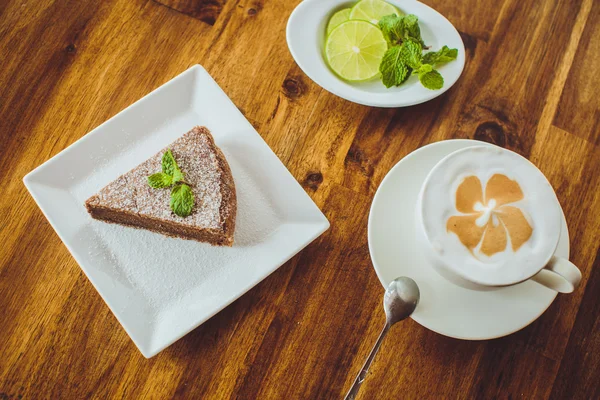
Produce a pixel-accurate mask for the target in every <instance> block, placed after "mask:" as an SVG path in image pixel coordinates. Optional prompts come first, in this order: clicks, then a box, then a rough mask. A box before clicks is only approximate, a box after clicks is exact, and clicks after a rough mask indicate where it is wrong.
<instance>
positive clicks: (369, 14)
mask: <svg viewBox="0 0 600 400" xmlns="http://www.w3.org/2000/svg"><path fill="white" fill-rule="evenodd" d="M391 14H396V15H402V13H401V12H400V10H398V9H397V8H396V7H394V6H393V5H391V4H390V3H386V2H385V1H383V0H361V1H359V2H358V3H356V5H355V6H354V7H352V11H350V19H362V20H365V21H369V22H371V23H373V24H375V25H377V23H378V22H379V20H380V19H381V18H382V17H385V16H386V15H391Z"/></svg>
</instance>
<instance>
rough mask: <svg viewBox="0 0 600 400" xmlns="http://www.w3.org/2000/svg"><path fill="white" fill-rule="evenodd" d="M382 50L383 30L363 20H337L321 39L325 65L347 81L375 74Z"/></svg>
mask: <svg viewBox="0 0 600 400" xmlns="http://www.w3.org/2000/svg"><path fill="white" fill-rule="evenodd" d="M386 50H387V42H386V41H385V38H384V37H383V34H382V33H381V31H380V30H379V28H377V27H376V26H375V25H373V24H371V23H370V22H367V21H353V20H350V21H346V22H343V23H341V24H340V25H339V26H338V27H337V28H335V29H334V30H333V31H331V34H330V35H329V36H328V37H327V42H326V43H325V57H326V58H327V62H328V63H329V66H330V67H331V69H332V70H333V71H334V72H335V73H336V74H338V75H339V76H340V77H342V78H343V79H346V80H348V81H363V80H366V79H370V78H373V77H375V76H377V74H378V73H379V64H381V59H382V58H383V55H384V54H385V52H386Z"/></svg>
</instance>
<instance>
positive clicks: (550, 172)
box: [0, 0, 600, 399]
mask: <svg viewBox="0 0 600 400" xmlns="http://www.w3.org/2000/svg"><path fill="white" fill-rule="evenodd" d="M297 3H298V0H290V1H281V0H227V1H225V0H152V1H150V0H104V1H98V0H72V1H68V0H0V66H1V67H0V146H1V150H2V157H1V158H0V177H1V180H2V186H3V190H2V194H1V195H0V243H1V250H0V399H21V398H32V399H37V398H52V399H58V398H65V399H81V398H90V397H91V398H131V399H136V398H173V397H186V398H210V399H214V398H217V399H218V398H229V397H235V398H242V399H272V398H273V399H276V398H286V399H288V398H289V399H296V398H303V399H329V398H340V397H342V396H343V395H344V394H345V392H346V391H347V390H348V388H349V386H350V384H351V382H352V380H353V379H354V377H355V375H356V373H357V372H358V370H359V369H360V366H361V365H362V362H363V361H364V359H365V357H366V355H367V354H368V352H369V350H370V348H371V346H372V344H373V343H374V341H375V339H376V337H377V335H378V333H379V330H380V328H381V326H382V324H383V321H384V315H383V311H382V309H381V295H382V293H383V289H382V287H381V284H380V283H379V281H378V279H377V277H376V275H375V272H374V270H373V268H372V266H371V261H370V259H369V252H368V245H367V218H368V213H369V207H370V204H371V200H372V199H373V195H374V193H375V190H376V189H377V187H378V185H379V183H380V182H381V180H382V179H383V177H384V176H385V174H386V173H387V172H388V171H389V169H390V168H391V167H392V166H393V165H394V164H395V163H396V162H397V161H398V160H400V159H401V158H402V157H404V156H405V155H407V154H408V153H409V152H411V151H413V150H415V149H417V148H419V147H420V146H423V145H425V144H427V143H430V142H434V141H438V140H442V139H450V138H474V139H478V140H483V141H488V142H493V143H496V144H498V145H500V146H503V147H506V148H509V149H512V150H515V151H517V152H519V153H521V154H523V155H524V156H526V157H528V158H529V159H530V160H532V161H533V162H534V163H535V164H537V165H538V166H539V167H540V168H541V170H542V171H543V172H544V173H545V174H546V176H547V177H548V179H549V180H550V181H551V183H552V184H553V186H554V188H555V189H556V192H557V194H558V197H559V199H560V202H561V204H562V205H563V207H564V212H565V214H566V218H567V221H568V224H569V227H570V234H571V258H572V260H573V261H574V262H575V263H576V264H577V265H579V266H580V267H581V270H582V272H583V276H584V278H583V281H582V284H581V287H580V288H579V289H578V290H577V291H576V292H575V293H574V294H572V295H560V296H558V298H557V300H556V301H555V302H554V303H553V304H552V306H551V307H550V308H549V309H548V310H547V311H546V312H545V313H544V314H543V315H542V317H541V318H539V319H538V320H537V321H536V322H534V323H533V324H531V325H530V326H528V327H527V328H525V329H523V330H522V331H520V332H518V333H515V334H513V335H510V336H508V337H505V338H502V339H497V340H490V341H481V342H467V341H460V340H456V339H450V338H447V337H443V336H441V335H438V334H436V333H433V332H431V331H429V330H427V329H425V328H423V327H421V326H420V325H418V324H417V323H415V322H414V321H412V320H410V321H406V322H404V323H402V326H401V327H396V328H395V329H393V330H392V332H391V334H390V335H389V336H388V339H387V340H386V341H385V342H384V344H383V347H382V352H381V353H380V354H379V356H378V357H377V358H376V359H375V362H374V364H373V366H372V369H371V373H370V374H369V377H368V379H367V381H366V382H365V384H364V385H363V389H362V392H361V396H360V397H361V398H363V399H383V398H386V394H389V395H390V396H389V397H390V398H440V397H450V398H481V399H484V398H493V397H498V398H525V399H532V398H553V399H566V398H579V399H589V398H599V397H600V384H599V381H600V355H599V354H600V317H599V316H600V252H599V237H600V100H599V89H600V74H599V73H598V71H597V70H598V67H599V66H600V2H599V1H593V0H502V1H496V2H480V1H476V0H468V1H467V0H465V1H454V2H453V1H447V0H427V1H426V3H428V4H430V5H431V6H433V7H434V8H436V9H437V10H439V11H440V12H441V13H442V14H444V15H445V16H446V17H447V18H448V19H449V20H450V21H451V22H452V23H453V24H454V25H455V26H456V28H457V29H458V30H459V31H460V32H461V35H462V37H463V41H464V42H465V46H466V49H467V63H466V67H465V70H464V73H463V75H462V77H461V79H460V80H459V81H458V83H457V84H456V85H455V86H454V87H453V88H452V89H450V90H449V91H448V92H447V93H445V94H444V95H442V96H440V97H438V98H437V99H435V100H432V101H430V102H428V103H426V104H421V105H418V106H414V107H409V108H403V109H377V108H370V107H364V106H360V105H357V104H352V103H350V102H347V101H345V100H342V99H340V98H337V97H335V96H333V95H331V94H329V93H328V92H326V91H325V90H323V89H321V88H320V87H318V86H317V85H316V84H314V83H313V82H311V81H310V80H309V79H308V78H307V76H306V75H304V74H303V73H302V71H301V70H300V69H299V68H298V66H297V65H296V64H295V63H294V61H293V59H292V57H291V55H290V53H289V52H288V49H287V46H286V41H285V25H286V21H287V18H288V16H289V14H290V13H291V11H292V9H293V8H294V7H295V5H296V4H297ZM196 63H199V64H202V65H203V66H204V67H205V68H206V69H207V70H208V72H209V73H210V74H211V75H212V76H213V77H214V78H215V80H216V81H217V82H218V83H219V85H221V87H222V88H223V89H224V90H225V92H226V93H227V94H228V95H229V96H230V97H231V99H232V100H233V102H234V103H235V104H236V105H237V106H238V107H239V109H240V110H241V111H242V112H243V113H244V115H245V116H246V118H248V120H249V121H250V122H251V123H252V124H253V125H254V127H255V128H256V129H257V130H258V132H259V133H260V134H261V135H262V137H263V138H264V139H265V140H266V141H267V143H268V144H269V145H270V146H271V148H272V149H273V150H274V151H275V152H276V153H277V155H278V156H279V157H280V158H281V160H282V161H283V163H284V164H285V165H286V166H287V167H288V169H289V170H290V171H291V173H292V174H293V175H294V176H295V178H296V179H297V180H298V181H299V182H300V183H301V184H302V186H303V187H304V188H305V190H306V191H307V193H309V195H310V196H311V197H312V198H313V199H314V201H315V202H316V203H317V205H318V206H319V207H320V208H321V209H322V210H323V212H324V213H325V214H326V215H327V217H328V218H329V220H330V221H331V229H330V230H329V231H327V232H326V233H325V234H324V235H323V236H321V237H320V238H319V239H318V240H316V241H315V242H314V243H312V244H311V245H310V246H308V247H307V248H306V249H305V250H304V251H302V252H301V253H300V254H298V255H297V256H296V257H294V258H293V259H292V260H291V261H289V262H288V263H286V264H285V265H284V266H282V267H281V268H280V269H279V270H277V271H276V272H275V273H273V274H272V275H271V276H270V277H268V278H267V279H265V280H264V281H263V282H262V283H260V284H259V285H258V286H256V287H255V288H254V289H252V290H251V291H250V292H249V293H248V294H246V295H245V296H243V297H242V298H240V299H239V300H238V301H236V302H235V303H234V304H232V305H231V306H229V307H227V308H226V309H225V310H224V311H222V312H221V313H219V314H218V315H216V316H215V317H213V318H212V319H211V320H209V321H208V322H206V323H205V324H204V325H202V326H201V327H200V328H198V329H196V330H194V331H193V332H192V333H190V334H189V335H187V336H186V337H185V338H183V339H182V340H180V341H178V342H177V343H176V344H174V345H173V346H171V347H170V348H168V349H167V350H165V351H164V352H162V353H160V354H159V355H158V356H156V357H155V358H153V359H150V360H146V359H145V358H144V357H142V355H141V354H140V353H139V351H138V350H137V349H136V347H135V346H134V344H133V343H132V342H131V340H130V339H129V337H128V336H127V334H126V333H125V331H124V330H123V329H122V328H121V326H120V325H119V323H118V322H117V320H116V319H115V318H114V316H113V315H112V314H111V312H110V311H109V309H108V307H107V306H106V305H105V304H104V302H103V301H102V300H101V298H100V296H99V295H98V293H97V292H96V291H95V290H94V288H93V287H92V285H91V284H90V283H89V282H88V280H87V279H86V277H85V276H84V274H83V273H82V271H81V270H80V269H79V267H78V266H77V264H76V263H75V261H74V260H73V258H72V257H71V255H70V254H69V252H68V251H67V249H66V248H65V246H64V245H63V244H62V243H61V241H60V240H59V238H58V236H57V235H56V234H55V233H54V231H53V230H52V228H51V227H50V225H49V224H48V222H47V221H46V219H45V218H44V216H43V215H42V213H41V212H40V210H39V209H38V208H37V206H36V204H35V203H34V201H33V200H32V198H31V197H30V196H29V195H28V193H27V192H26V190H25V187H24V185H23V183H22V181H21V179H22V177H23V176H24V175H25V174H26V173H28V172H29V171H30V170H32V169H33V168H34V167H36V166H38V165H39V164H41V163H43V162H44V161H46V160H47V159H49V158H50V157H52V156H54V155H55V154H57V153H58V152H60V151H61V150H63V149H64V148H66V147H67V146H69V145H70V144H71V143H73V142H74V141H75V140H77V139H79V138H80V137H81V136H83V135H85V134H86V133H87V132H88V131H90V130H91V129H92V128H94V127H96V126H97V125H99V124H100V123H102V122H103V121H105V120H106V119H108V118H110V117H111V116H113V115H114V114H116V113H117V112H118V111H120V110H121V109H123V108H124V107H126V106H128V105H129V104H131V103H133V102H134V101H136V100H137V99H139V98H140V97H142V96H143V95H145V94H147V93H148V92H150V91H151V90H152V89H154V88H156V87H158V86H160V85H161V84H163V83H164V82H166V81H167V80H169V79H171V78H172V77H174V76H176V75H177V74H179V73H180V72H182V71H184V70H185V69H187V68H188V67H190V66H191V65H193V64H196ZM334 299H336V300H335V301H334ZM383 388H387V389H386V391H384V390H383Z"/></svg>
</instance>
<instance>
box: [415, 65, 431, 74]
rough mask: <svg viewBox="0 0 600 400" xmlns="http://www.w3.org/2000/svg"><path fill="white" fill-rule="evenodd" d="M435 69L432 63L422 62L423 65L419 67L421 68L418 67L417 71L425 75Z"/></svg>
mask: <svg viewBox="0 0 600 400" xmlns="http://www.w3.org/2000/svg"><path fill="white" fill-rule="evenodd" d="M431 71H433V67H432V66H431V65H430V64H421V66H420V67H419V69H417V71H416V73H417V74H418V75H424V74H426V73H428V72H431Z"/></svg>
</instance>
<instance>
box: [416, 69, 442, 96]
mask: <svg viewBox="0 0 600 400" xmlns="http://www.w3.org/2000/svg"><path fill="white" fill-rule="evenodd" d="M425 65H428V64H425ZM419 81H421V84H422V85H423V86H425V87H426V88H427V89H431V90H436V89H441V88H442V87H443V86H444V78H443V77H442V75H441V74H440V73H439V72H437V71H436V70H435V69H432V70H431V71H429V72H427V73H420V74H419Z"/></svg>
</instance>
